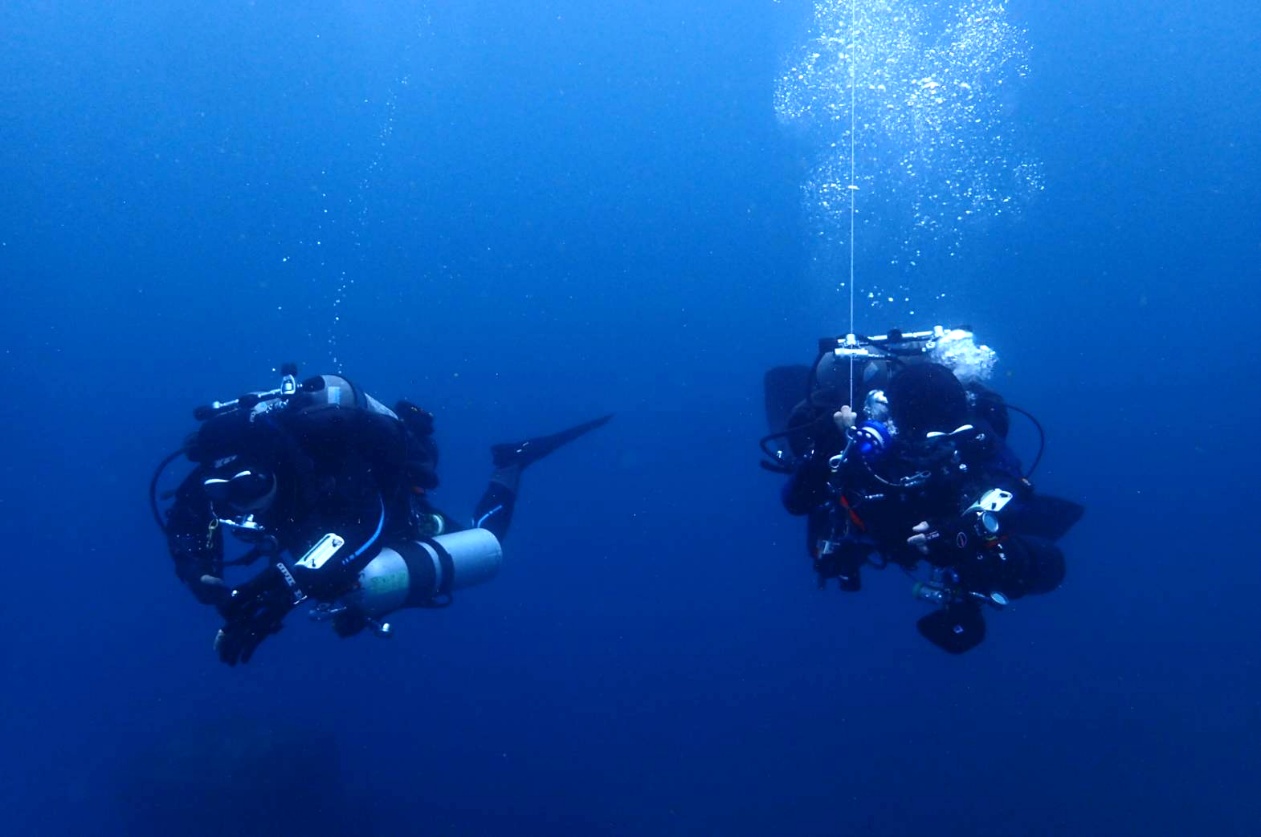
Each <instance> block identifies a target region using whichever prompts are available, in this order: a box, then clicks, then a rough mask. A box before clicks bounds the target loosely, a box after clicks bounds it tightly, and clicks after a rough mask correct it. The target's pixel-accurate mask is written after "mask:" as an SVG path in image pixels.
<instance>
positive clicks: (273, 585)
mask: <svg viewBox="0 0 1261 837" xmlns="http://www.w3.org/2000/svg"><path fill="white" fill-rule="evenodd" d="M305 598H306V595H305V594H304V593H303V592H302V591H301V589H299V588H298V586H297V583H296V582H295V581H294V579H293V575H292V573H291V572H290V571H289V568H288V567H286V566H285V565H284V564H281V563H276V564H273V565H272V566H270V567H268V568H267V569H265V570H263V571H262V572H261V573H259V574H258V575H257V576H255V577H254V578H252V579H250V580H249V581H247V582H245V584H243V585H241V586H240V587H238V588H236V589H235V590H233V591H232V594H231V596H230V597H229V598H228V600H227V601H226V602H224V603H223V604H221V605H220V606H219V612H220V613H222V614H223V618H224V620H225V621H224V626H223V627H222V628H220V629H219V633H218V634H217V635H216V636H215V651H216V652H217V653H218V654H219V659H220V660H222V661H223V662H225V663H227V664H228V665H230V666H234V665H236V664H237V663H248V662H249V661H250V658H251V657H252V656H254V651H255V649H257V648H258V646H259V645H260V644H261V643H262V641H263V640H265V639H267V637H269V636H271V635H272V634H275V633H279V631H280V629H281V628H282V627H283V624H284V619H285V617H286V616H287V615H289V611H291V610H293V609H294V607H295V606H297V604H298V603H299V602H301V601H302V600H303V599H305Z"/></svg>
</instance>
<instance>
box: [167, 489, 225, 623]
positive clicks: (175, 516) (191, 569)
mask: <svg viewBox="0 0 1261 837" xmlns="http://www.w3.org/2000/svg"><path fill="white" fill-rule="evenodd" d="M203 476H204V475H203V474H202V473H201V469H198V470H196V471H194V472H193V473H192V474H191V475H189V477H188V478H187V479H185V480H184V482H183V483H181V485H180V487H179V489H178V490H177V491H176V493H175V503H174V504H173V505H172V506H171V508H170V509H169V510H168V511H167V515H166V543H167V550H168V551H169V552H170V554H171V558H172V560H173V561H174V562H175V574H176V576H178V577H179V579H180V581H182V582H184V584H185V585H186V586H187V587H188V589H189V590H191V591H192V593H193V595H194V596H196V597H197V600H198V601H199V602H201V603H202V604H220V603H221V602H222V601H223V600H224V599H225V598H226V597H227V595H228V591H227V589H226V588H225V587H224V584H223V534H222V532H220V531H219V528H218V526H217V525H216V524H217V522H218V521H217V520H216V518H215V516H214V514H213V513H212V511H211V509H210V501H209V500H208V499H207V498H206V496H205V495H204V494H203V493H202V491H201V481H202V477H203Z"/></svg>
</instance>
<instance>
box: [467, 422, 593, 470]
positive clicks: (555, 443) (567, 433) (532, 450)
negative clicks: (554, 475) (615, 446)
mask: <svg viewBox="0 0 1261 837" xmlns="http://www.w3.org/2000/svg"><path fill="white" fill-rule="evenodd" d="M611 418H613V414H612V413H609V414H608V415H607V416H600V418H598V419H592V420H591V421H587V422H583V423H582V424H577V425H574V426H573V427H571V428H569V429H568V430H562V431H560V432H559V433H553V434H552V435H550V436H538V437H536V438H534V439H526V440H525V441H523V442H506V443H504V444H501V445H492V446H491V448H490V455H491V457H492V458H493V460H494V462H495V467H496V468H511V467H512V466H514V465H515V466H519V467H522V468H524V467H525V466H527V465H529V464H530V463H532V462H537V461H538V460H540V459H542V458H543V457H545V456H547V455H548V454H549V453H551V452H552V451H554V450H556V449H557V448H558V447H560V446H561V445H567V444H569V443H570V442H572V441H573V440H574V439H577V438H578V437H579V436H581V435H583V434H584V433H589V432H591V431H592V430H595V429H596V428H597V427H602V426H604V425H605V424H607V423H608V421H609V419H611Z"/></svg>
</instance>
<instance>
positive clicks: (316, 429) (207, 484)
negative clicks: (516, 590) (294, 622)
mask: <svg viewBox="0 0 1261 837" xmlns="http://www.w3.org/2000/svg"><path fill="white" fill-rule="evenodd" d="M281 375H282V377H281V384H280V387H279V388H277V389H274V390H270V391H265V392H252V393H249V394H246V395H242V396H240V397H239V398H236V399H233V400H231V401H226V402H218V401H216V402H214V403H212V404H210V405H207V406H204V407H199V408H198V409H197V410H196V411H195V412H194V417H195V418H196V419H197V420H198V421H199V422H200V426H199V427H198V429H197V430H196V432H194V433H193V434H192V435H191V436H189V437H188V439H187V440H186V442H185V443H184V445H183V446H182V447H181V448H180V449H179V450H177V451H175V452H174V453H172V454H171V455H169V456H167V457H166V458H165V459H164V460H163V461H162V463H161V464H160V465H159V466H158V468H157V470H156V471H155V473H154V475H153V479H152V481H151V483H150V492H149V500H150V505H151V507H152V510H153V514H154V518H155V519H156V520H157V523H158V526H159V527H160V528H161V529H162V531H163V533H164V534H165V535H166V538H167V546H168V549H169V551H170V554H171V557H172V558H173V559H174V561H175V572H176V575H177V576H178V577H179V579H180V580H181V581H182V582H183V583H184V584H185V585H186V586H188V588H189V589H190V590H191V591H192V593H193V595H194V596H196V598H197V600H198V601H200V602H202V603H203V604H207V605H212V606H214V607H215V608H217V609H218V611H219V613H220V614H221V615H222V616H223V619H224V625H223V627H222V628H221V629H220V630H219V632H218V634H217V636H216V638H215V650H216V652H217V653H218V655H219V658H220V659H221V660H222V661H223V662H225V663H227V664H228V665H230V666H232V665H236V664H237V663H245V662H249V660H250V658H251V657H252V656H253V654H254V652H255V651H256V650H257V648H258V646H259V644H260V643H262V641H263V640H265V639H266V638H267V637H269V636H271V635H272V634H275V633H276V632H278V631H279V630H280V629H281V627H282V625H283V622H284V619H285V617H286V616H288V614H289V613H290V612H291V611H292V610H294V608H296V607H297V606H298V605H300V604H302V603H303V602H305V601H307V600H312V601H313V602H314V603H315V604H314V607H313V609H312V611H311V616H312V618H314V619H316V620H317V621H329V622H330V623H331V624H332V626H333V628H334V630H335V631H336V632H337V633H338V634H339V635H340V636H343V637H347V636H353V635H355V634H357V633H359V632H360V631H362V630H363V629H364V628H367V627H371V628H372V629H373V630H374V632H376V633H377V634H378V635H380V636H388V635H389V634H390V630H391V628H390V625H389V624H388V623H387V622H385V621H383V618H384V617H385V616H387V615H389V614H390V613H392V612H394V611H396V610H399V609H402V608H411V607H443V606H445V605H447V604H450V602H451V596H452V593H453V592H454V591H455V590H459V589H463V588H466V587H470V586H472V585H475V584H480V583H482V582H484V581H487V580H489V579H490V578H492V577H493V576H494V575H495V574H496V573H497V572H498V570H499V566H500V563H501V561H502V557H503V553H502V548H501V542H502V540H503V538H504V536H505V534H506V533H507V531H508V527H509V524H510V523H511V521H512V512H513V507H514V504H515V502H516V497H517V490H518V486H519V484H520V480H521V473H522V471H523V470H524V469H525V468H526V467H528V466H529V465H531V464H532V463H534V462H536V461H538V460H539V459H542V458H543V457H545V456H547V455H548V454H550V453H551V452H552V451H554V450H556V449H557V448H558V447H560V446H562V445H565V444H567V443H569V442H571V441H573V440H575V439H577V438H578V437H579V436H582V435H583V434H585V433H587V432H589V431H591V430H594V429H595V428H597V427H600V426H602V425H603V424H605V423H606V422H608V421H609V419H611V418H612V415H606V416H602V417H600V418H597V419H594V420H592V421H588V422H585V423H583V424H579V425H576V426H574V427H571V428H569V429H567V430H563V431H561V432H559V433H555V434H552V435H550V436H541V437H538V438H534V439H528V440H526V441H523V442H516V443H509V444H499V445H494V446H492V448H491V456H492V460H493V464H494V471H493V473H492V474H491V477H490V483H489V485H488V486H487V488H486V491H485V493H484V495H483V496H482V498H481V500H480V502H479V503H478V505H477V508H476V512H475V514H474V518H473V524H472V526H471V527H467V528H465V527H461V526H460V525H458V524H457V523H455V521H453V520H452V518H451V517H449V516H448V515H446V514H445V513H443V512H442V511H440V510H439V509H437V508H436V507H435V506H434V505H433V504H432V503H431V501H430V492H432V491H433V490H434V489H435V488H436V487H437V486H438V474H437V464H438V447H437V444H436V443H435V441H434V438H433V432H434V424H433V415H432V414H431V413H429V412H427V411H425V410H423V409H421V408H420V407H418V406H416V405H415V404H413V403H411V402H409V401H399V402H398V403H397V404H396V405H395V407H394V409H393V410H391V409H389V408H387V407H386V406H385V405H384V404H382V403H381V402H379V401H377V400H376V399H375V398H373V397H372V396H371V395H368V394H367V393H366V392H364V391H363V390H361V389H359V388H358V387H357V386H355V385H354V384H353V383H351V382H350V381H348V380H347V379H345V378H343V377H341V376H339V375H320V376H317V377H313V378H309V379H307V380H305V381H299V380H298V378H297V367H296V366H294V365H292V364H287V365H286V366H285V367H283V368H282V370H281ZM180 456H184V457H187V458H188V459H189V460H190V461H191V462H192V463H194V468H193V471H192V472H191V473H190V474H188V475H187V476H186V477H185V478H184V479H183V481H182V482H181V483H180V485H179V487H178V488H177V489H175V490H174V491H173V492H169V493H167V494H165V495H163V499H171V500H172V502H171V504H170V506H169V507H168V508H167V509H166V511H165V513H163V511H162V510H161V509H160V508H159V504H158V500H159V496H158V482H159V480H160V478H161V476H162V474H163V472H164V471H165V470H166V469H167V467H168V466H169V465H170V464H171V463H172V462H174V461H175V460H176V459H177V458H179V457H180ZM225 533H227V534H230V535H232V536H233V537H232V541H235V542H239V543H240V544H242V545H241V546H240V547H239V548H238V549H236V550H234V552H237V553H240V554H236V555H234V556H233V557H228V555H227V551H226V550H225V541H226V540H227V539H226V538H225ZM258 561H263V562H264V563H265V567H264V568H263V570H262V571H261V572H259V573H257V574H256V575H254V576H253V577H252V578H250V579H248V580H246V581H244V582H243V583H241V584H239V585H237V586H232V585H230V584H229V583H228V582H227V580H226V578H225V570H226V569H227V568H230V567H233V566H242V565H249V564H253V563H255V562H258Z"/></svg>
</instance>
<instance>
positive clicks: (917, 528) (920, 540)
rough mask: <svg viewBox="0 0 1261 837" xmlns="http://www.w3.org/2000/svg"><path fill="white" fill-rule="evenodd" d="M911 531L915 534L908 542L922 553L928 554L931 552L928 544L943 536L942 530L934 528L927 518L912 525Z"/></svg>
mask: <svg viewBox="0 0 1261 837" xmlns="http://www.w3.org/2000/svg"><path fill="white" fill-rule="evenodd" d="M911 531H912V532H914V533H915V534H913V535H911V536H910V537H909V538H907V539H906V542H907V543H908V544H909V545H910V546H912V547H914V548H915V549H916V551H918V552H919V553H920V554H921V555H927V554H928V552H929V548H928V545H929V544H930V543H932V542H933V541H935V540H937V539H938V538H939V537H941V532H940V531H938V530H936V529H934V528H933V527H932V525H931V524H930V523H929V522H928V521H927V520H921V521H920V522H919V523H916V524H915V525H914V526H912V527H911Z"/></svg>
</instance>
